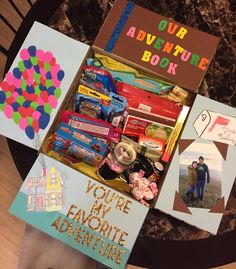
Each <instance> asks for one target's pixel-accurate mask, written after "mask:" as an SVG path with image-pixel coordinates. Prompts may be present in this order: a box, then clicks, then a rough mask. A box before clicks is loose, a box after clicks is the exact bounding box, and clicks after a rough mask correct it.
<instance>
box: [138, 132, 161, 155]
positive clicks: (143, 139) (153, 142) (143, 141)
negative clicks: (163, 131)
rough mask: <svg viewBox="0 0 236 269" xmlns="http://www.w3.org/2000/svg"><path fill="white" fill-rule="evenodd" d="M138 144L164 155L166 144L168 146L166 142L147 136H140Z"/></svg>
mask: <svg viewBox="0 0 236 269" xmlns="http://www.w3.org/2000/svg"><path fill="white" fill-rule="evenodd" d="M138 143H139V145H141V146H145V147H147V148H150V149H153V150H156V151H160V152H162V153H163V152H164V149H165V144H166V143H165V141H164V140H161V139H158V138H153V137H149V136H145V135H139V138H138Z"/></svg>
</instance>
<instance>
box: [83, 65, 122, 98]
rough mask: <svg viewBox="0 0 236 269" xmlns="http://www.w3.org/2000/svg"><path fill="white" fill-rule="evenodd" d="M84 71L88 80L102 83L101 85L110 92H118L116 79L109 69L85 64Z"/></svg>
mask: <svg viewBox="0 0 236 269" xmlns="http://www.w3.org/2000/svg"><path fill="white" fill-rule="evenodd" d="M83 71H84V73H85V75H86V77H87V79H88V80H90V81H91V82H98V83H100V85H101V87H102V88H103V89H105V90H106V91H107V92H109V93H110V92H113V93H116V94H117V90H116V86H115V81H114V79H113V77H112V75H111V74H110V73H109V72H108V71H106V70H102V69H101V68H96V67H93V66H83Z"/></svg>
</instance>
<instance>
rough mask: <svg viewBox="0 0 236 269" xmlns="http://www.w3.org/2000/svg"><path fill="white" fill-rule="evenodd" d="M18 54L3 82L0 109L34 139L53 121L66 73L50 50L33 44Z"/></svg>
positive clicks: (0, 87) (1, 84) (0, 88)
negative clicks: (44, 49)
mask: <svg viewBox="0 0 236 269" xmlns="http://www.w3.org/2000/svg"><path fill="white" fill-rule="evenodd" d="M19 55H20V61H19V62H18V63H17V66H16V67H15V68H13V70H12V71H10V72H8V73H7V74H6V76H5V79H4V81H3V82H1V83H0V112H1V113H3V114H4V115H5V117H6V118H7V119H9V120H12V121H13V122H14V123H15V124H17V125H18V126H19V128H20V130H22V131H24V132H25V134H26V135H27V137H28V138H29V139H31V140H32V139H34V137H35V134H36V133H38V132H39V131H40V129H41V130H44V129H45V128H47V126H48V124H49V122H50V115H51V113H52V110H53V109H55V108H56V107H57V105H58V99H59V98H60V96H61V82H62V80H63V79H64V76H65V73H64V71H63V70H62V69H61V67H60V65H59V64H58V63H57V60H56V58H55V57H54V55H53V53H52V52H50V51H43V50H42V49H37V47H36V46H34V45H32V46H29V47H28V48H24V49H22V50H21V51H20V53H19Z"/></svg>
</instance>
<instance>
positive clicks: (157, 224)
mask: <svg viewBox="0 0 236 269" xmlns="http://www.w3.org/2000/svg"><path fill="white" fill-rule="evenodd" d="M134 2H135V3H136V4H138V5H140V6H143V7H145V8H147V9H150V10H152V11H154V12H156V13H158V14H160V15H163V16H166V17H170V18H172V19H174V20H176V21H178V22H180V23H183V24H184V25H187V26H190V27H194V28H197V29H199V30H202V31H205V32H207V33H209V34H212V35H215V36H218V37H220V43H219V46H218V48H217V50H216V54H215V56H214V58H213V60H212V62H211V64H210V66H209V68H208V70H207V73H206V75H205V77H204V79H203V81H202V83H201V86H200V88H199V93H200V94H201V95H204V96H206V97H209V98H211V99H214V100H217V101H218V102H221V103H225V104H227V105H230V106H236V89H235V85H236V83H235V78H236V76H235V75H234V74H235V68H236V65H235V49H236V45H235V40H236V33H235V31H234V29H233V25H234V23H235V19H234V18H235V13H236V12H235V11H236V9H235V6H234V5H233V1H232V0H218V1H213V0H211V1H205V0H176V1H165V0H159V1H157V0H151V1H145V0H136V1H134ZM113 3H114V0H110V1H108V0H70V1H69V0H65V1H64V3H63V4H62V5H61V6H60V8H59V9H58V10H57V11H56V12H55V14H54V16H53V17H52V18H51V20H50V21H49V23H48V25H49V26H50V27H52V28H54V29H57V30H59V31H60V32H62V33H64V34H66V35H68V36H71V37H72V38H74V39H77V40H79V41H82V42H84V43H87V44H89V45H92V44H93V41H94V39H95V37H96V35H97V33H98V31H99V29H100V27H101V25H102V23H103V21H104V19H105V18H106V15H107V13H108V12H109V10H110V8H111V7H112V5H113ZM203 45H204V44H203ZM232 230H236V182H235V183H234V186H233V189H232V191H231V195H230V198H229V201H228V204H227V207H226V210H225V213H224V216H223V218H222V221H221V225H220V228H219V231H218V234H223V233H225V232H228V231H232ZM139 236H149V237H154V238H157V239H174V240H193V239H202V238H207V237H209V236H211V235H210V234H209V233H208V232H205V231H202V230H199V229H197V228H195V227H193V226H190V225H188V224H186V223H184V222H183V221H179V220H177V219H175V218H173V217H171V216H169V215H166V214H163V213H161V212H160V211H158V210H152V209H151V210H149V213H148V215H147V218H146V220H145V222H144V225H143V227H142V229H141V231H140V234H139Z"/></svg>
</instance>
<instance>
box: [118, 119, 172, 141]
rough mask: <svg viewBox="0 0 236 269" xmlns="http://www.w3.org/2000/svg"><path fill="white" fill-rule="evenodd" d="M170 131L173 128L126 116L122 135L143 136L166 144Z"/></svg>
mask: <svg viewBox="0 0 236 269" xmlns="http://www.w3.org/2000/svg"><path fill="white" fill-rule="evenodd" d="M172 130H173V127H170V126H166V125H164V124H161V123H157V122H153V121H150V120H147V119H143V118H139V117H135V116H132V115H128V117H127V120H126V122H125V126H124V130H123V133H124V134H126V135H130V136H139V135H140V134H143V135H146V136H150V137H153V138H159V139H161V140H163V141H165V142H167V141H168V139H169V136H170V134H171V132H172Z"/></svg>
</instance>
